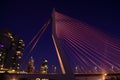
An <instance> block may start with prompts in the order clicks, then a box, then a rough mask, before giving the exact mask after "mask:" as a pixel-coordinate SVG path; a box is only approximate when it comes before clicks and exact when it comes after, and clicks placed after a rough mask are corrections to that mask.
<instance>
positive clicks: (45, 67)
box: [40, 60, 48, 74]
mask: <svg viewBox="0 0 120 80" xmlns="http://www.w3.org/2000/svg"><path fill="white" fill-rule="evenodd" d="M40 73H41V74H47V73H48V61H47V60H44V61H43V63H42V65H41V67H40Z"/></svg>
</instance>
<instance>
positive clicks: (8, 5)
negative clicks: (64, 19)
mask: <svg viewBox="0 0 120 80" xmlns="http://www.w3.org/2000/svg"><path fill="white" fill-rule="evenodd" d="M53 8H55V9H56V11H58V12H60V13H62V14H65V15H67V16H70V17H73V18H75V19H78V20H80V21H81V22H84V23H87V24H89V25H91V26H92V27H94V28H97V29H99V30H100V31H102V32H105V33H107V34H108V35H111V36H112V37H115V38H120V33H119V32H120V15H119V13H120V9H119V3H118V2H115V1H114V0H94V1H93V0H83V1H82V0H80V1H79V2H78V1H76V0H28V1H27V0H26V1H25V0H23V1H22V0H16V1H15V0H3V1H0V28H4V29H8V30H9V31H11V32H13V33H14V34H16V35H18V36H19V37H20V38H22V39H23V40H24V41H25V44H26V46H27V45H28V43H29V42H30V40H31V39H32V38H33V36H34V35H35V34H36V33H37V32H38V30H39V29H40V28H41V27H42V26H43V25H44V24H45V23H46V22H47V21H48V19H50V18H51V16H52V10H53ZM51 34H52V25H51V24H50V26H49V27H48V28H47V30H46V31H45V33H44V35H43V37H42V38H41V40H40V41H39V43H38V44H37V46H36V47H35V49H34V50H33V52H32V53H31V54H29V53H28V51H29V50H30V46H29V47H26V50H25V52H24V55H23V58H22V63H23V62H24V63H23V64H22V69H26V65H27V63H28V62H27V61H28V59H29V58H30V56H33V58H34V59H35V66H36V70H39V67H40V65H41V63H42V60H43V59H47V60H48V63H49V66H50V68H51V66H52V65H55V66H57V67H58V68H59V66H58V64H59V63H58V60H57V56H56V52H55V49H54V45H53V42H52V37H51Z"/></svg>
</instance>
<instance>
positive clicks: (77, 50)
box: [6, 11, 120, 80]
mask: <svg viewBox="0 0 120 80" xmlns="http://www.w3.org/2000/svg"><path fill="white" fill-rule="evenodd" d="M50 22H51V20H49V21H48V22H47V23H46V24H45V25H44V26H43V27H42V28H41V29H40V30H39V32H38V33H37V34H36V35H35V36H34V37H33V39H32V40H31V41H30V43H29V45H30V44H31V43H32V42H33V41H34V40H35V38H36V37H37V36H39V37H38V38H37V40H36V41H35V43H34V44H33V46H32V48H31V49H30V51H29V53H31V52H32V50H33V49H34V48H35V46H36V44H37V43H38V42H39V39H40V38H41V37H42V35H43V33H44V32H45V30H46V29H47V27H48V25H49V24H50ZM52 24H53V32H52V39H53V43H54V46H55V49H56V53H57V57H58V60H59V63H60V67H61V72H62V73H55V74H38V73H34V74H25V73H24V74H6V75H8V76H9V75H10V76H11V77H18V78H49V79H51V80H76V79H77V80H106V79H105V77H106V76H108V77H109V76H113V77H114V76H116V77H115V78H114V80H118V78H119V77H120V73H119V72H120V62H119V61H120V58H119V57H120V43H119V41H118V40H117V39H114V38H112V37H110V36H108V35H106V34H105V33H103V32H101V31H98V30H97V29H95V28H93V27H91V26H89V25H88V24H85V23H82V22H80V21H79V20H76V19H73V18H71V17H69V16H66V15H63V14H61V13H58V12H56V11H53V15H52ZM80 77H82V78H80ZM90 77H91V78H90ZM98 77H99V78H98ZM109 80H110V79H109Z"/></svg>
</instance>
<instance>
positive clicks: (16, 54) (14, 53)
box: [0, 30, 25, 71]
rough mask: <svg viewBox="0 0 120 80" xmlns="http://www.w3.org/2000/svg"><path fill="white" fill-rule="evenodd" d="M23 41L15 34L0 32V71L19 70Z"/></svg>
mask: <svg viewBox="0 0 120 80" xmlns="http://www.w3.org/2000/svg"><path fill="white" fill-rule="evenodd" d="M24 47H25V44H24V41H23V40H22V39H20V38H19V37H18V36H16V35H15V34H13V33H11V32H9V31H6V30H0V69H8V70H15V71H19V70H20V59H21V56H22V54H23V51H24Z"/></svg>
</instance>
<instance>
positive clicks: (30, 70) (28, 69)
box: [27, 57, 35, 73]
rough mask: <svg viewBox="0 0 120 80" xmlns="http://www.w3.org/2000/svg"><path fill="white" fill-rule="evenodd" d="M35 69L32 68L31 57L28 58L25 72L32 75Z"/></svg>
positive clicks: (32, 60) (32, 61)
mask: <svg viewBox="0 0 120 80" xmlns="http://www.w3.org/2000/svg"><path fill="white" fill-rule="evenodd" d="M34 70H35V67H34V59H33V57H31V58H30V60H29V62H28V67H27V72H28V73H34Z"/></svg>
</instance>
